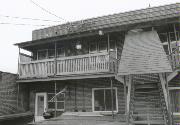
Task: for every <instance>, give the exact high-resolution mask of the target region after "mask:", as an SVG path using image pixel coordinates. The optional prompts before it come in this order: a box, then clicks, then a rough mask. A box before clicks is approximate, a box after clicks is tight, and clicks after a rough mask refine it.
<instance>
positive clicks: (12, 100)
mask: <svg viewBox="0 0 180 125" xmlns="http://www.w3.org/2000/svg"><path fill="white" fill-rule="evenodd" d="M16 79H17V75H16V74H11V73H6V72H0V115H8V114H14V113H20V112H25V111H27V110H28V95H27V93H28V92H27V90H26V88H25V86H18V84H17V83H16Z"/></svg>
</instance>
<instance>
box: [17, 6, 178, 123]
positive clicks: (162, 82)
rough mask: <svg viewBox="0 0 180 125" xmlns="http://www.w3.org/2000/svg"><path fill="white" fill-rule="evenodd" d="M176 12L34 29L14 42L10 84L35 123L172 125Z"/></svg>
mask: <svg viewBox="0 0 180 125" xmlns="http://www.w3.org/2000/svg"><path fill="white" fill-rule="evenodd" d="M179 12H180V4H171V5H166V6H160V7H152V8H147V9H142V10H137V11H131V12H126V13H120V14H114V15H109V16H103V17H98V18H92V19H87V20H82V21H76V22H72V23H66V24H62V25H58V26H54V27H48V28H44V29H39V30H35V31H33V33H32V41H27V42H21V43H17V44H16V45H17V46H18V47H19V50H20V52H19V57H20V58H19V64H18V75H19V76H18V80H17V82H18V83H19V85H25V86H26V87H27V88H28V90H27V93H29V109H30V110H31V111H32V112H34V114H35V116H36V118H39V119H41V118H42V116H43V113H44V112H45V111H48V110H51V111H53V112H54V113H55V116H58V115H60V114H62V112H64V113H67V112H71V113H72V112H89V113H94V114H100V115H112V114H114V115H117V116H118V115H124V116H125V117H124V120H122V121H126V122H127V123H128V124H129V123H133V124H173V123H174V124H175V123H176V120H178V119H176V118H177V117H179V116H180V112H179V95H180V93H179V90H180V89H179V88H180V87H179V83H180V82H179V77H178V76H179V66H180V60H179V50H180V49H179V46H180V30H179V25H180V24H179V23H180V20H179V19H180V13H179ZM132 34H135V35H132ZM22 49H24V50H26V51H29V52H30V53H31V54H29V55H28V54H24V53H22V52H21V50H22ZM132 50H133V51H132ZM127 55H129V56H127ZM137 55H139V56H137ZM132 59H133V60H132ZM123 60H125V61H123ZM177 123H178V122H177Z"/></svg>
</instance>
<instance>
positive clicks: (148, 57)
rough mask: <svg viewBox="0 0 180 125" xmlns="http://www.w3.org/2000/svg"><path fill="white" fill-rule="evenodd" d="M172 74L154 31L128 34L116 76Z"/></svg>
mask: <svg viewBox="0 0 180 125" xmlns="http://www.w3.org/2000/svg"><path fill="white" fill-rule="evenodd" d="M160 72H172V68H171V65H170V63H169V61H168V59H167V57H166V54H165V52H164V49H163V46H162V44H161V41H160V40H159V37H158V34H157V32H156V31H148V32H138V33H128V34H127V35H126V38H125V42H124V47H123V51H122V56H121V61H120V64H119V69H118V75H129V74H146V73H160Z"/></svg>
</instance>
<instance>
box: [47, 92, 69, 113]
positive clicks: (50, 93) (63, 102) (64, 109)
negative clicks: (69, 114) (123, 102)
mask: <svg viewBox="0 0 180 125" xmlns="http://www.w3.org/2000/svg"><path fill="white" fill-rule="evenodd" d="M49 94H52V95H55V94H54V93H47V106H48V105H49V102H52V103H55V100H54V99H53V100H54V101H49V100H48V96H49ZM61 94H62V95H64V101H58V100H56V102H57V103H58V102H63V103H64V109H58V108H57V111H65V106H66V105H65V97H66V95H65V93H61ZM48 109H49V110H52V111H55V108H54V109H53V108H49V107H48Z"/></svg>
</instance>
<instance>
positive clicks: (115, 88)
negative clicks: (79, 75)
mask: <svg viewBox="0 0 180 125" xmlns="http://www.w3.org/2000/svg"><path fill="white" fill-rule="evenodd" d="M106 89H109V90H111V88H92V111H93V112H102V113H103V112H105V113H111V112H112V111H95V107H94V101H95V100H94V99H95V98H94V91H95V90H106ZM113 89H114V90H115V96H116V97H115V98H116V110H114V111H113V112H115V113H117V112H118V96H117V87H113Z"/></svg>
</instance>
